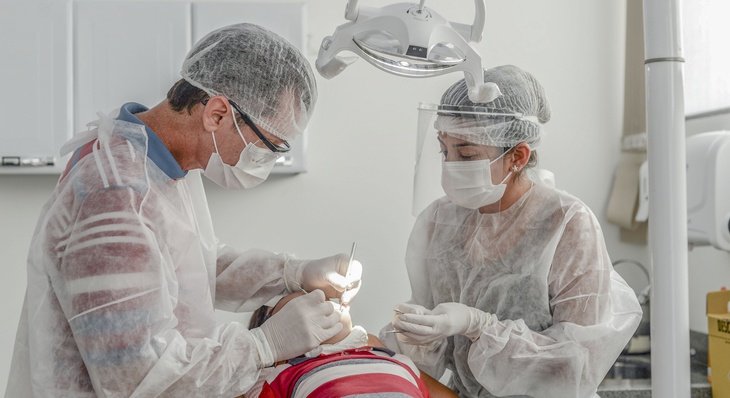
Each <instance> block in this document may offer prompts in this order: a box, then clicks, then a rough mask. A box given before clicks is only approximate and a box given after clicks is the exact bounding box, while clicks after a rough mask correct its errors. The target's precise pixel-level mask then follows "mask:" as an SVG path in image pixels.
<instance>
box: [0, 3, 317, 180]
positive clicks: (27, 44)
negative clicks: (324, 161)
mask: <svg viewBox="0 0 730 398" xmlns="http://www.w3.org/2000/svg"><path fill="white" fill-rule="evenodd" d="M304 12H305V6H304V4H303V3H281V4H277V3H265V2H261V3H239V2H230V1H229V2H212V1H210V2H209V1H204V0H200V1H197V2H190V1H170V0H158V1H137V0H126V1H125V0H1V1H0V54H2V55H1V56H0V58H2V59H4V61H2V63H0V93H2V95H0V116H2V119H3V120H4V121H6V123H4V126H3V130H1V131H0V157H1V158H2V163H3V164H5V166H0V174H2V173H5V174H7V173H32V174H41V173H42V174H56V173H59V172H60V171H61V170H62V169H63V168H64V167H65V161H66V159H59V149H60V147H61V145H63V143H64V142H65V141H66V140H68V138H70V137H71V136H72V135H73V134H74V133H76V132H80V131H84V130H86V123H88V122H91V121H93V120H95V119H96V118H97V116H96V113H97V112H98V111H101V112H109V111H112V110H113V109H115V108H118V107H119V106H121V105H122V104H124V103H126V102H138V103H141V104H143V105H146V106H148V107H152V106H154V105H156V104H158V103H159V102H160V101H162V100H164V98H165V96H166V94H167V91H168V90H169V88H170V87H171V86H172V84H173V83H174V82H175V81H177V80H178V79H180V67H181V65H182V62H183V60H184V59H185V55H186V54H187V52H188V51H189V49H190V47H191V45H192V43H194V42H196V41H197V40H198V39H199V38H201V37H203V36H204V35H205V34H206V33H208V32H210V31H211V30H214V29H217V28H219V27H222V26H225V25H229V24H232V23H239V22H252V23H256V24H259V25H262V26H265V27H267V28H269V29H271V30H273V31H275V32H277V33H278V34H280V35H281V36H283V37H284V38H286V39H288V40H289V41H291V42H292V43H293V44H294V45H295V46H296V47H298V48H299V49H300V50H303V49H304V48H305V31H304V23H303V21H304V17H305V15H304ZM72 21H73V23H72ZM8 121H9V122H8ZM305 146H306V132H305V133H304V135H303V136H302V137H299V138H298V139H297V140H295V141H294V142H292V150H291V152H290V153H289V154H287V156H286V157H285V158H282V159H280V161H279V162H277V166H276V167H275V168H274V171H273V172H274V173H298V172H302V171H305V169H306V166H305V162H304V160H305V151H304V149H305ZM47 159H51V162H52V161H53V159H55V165H54V166H48V165H46V164H45V163H46V162H48V161H47ZM23 160H25V161H24V163H25V164H30V163H33V162H35V163H44V164H43V165H42V166H37V167H23V166H20V167H19V166H17V165H15V164H16V163H20V162H22V161H23Z"/></svg>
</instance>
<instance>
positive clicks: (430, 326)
mask: <svg viewBox="0 0 730 398" xmlns="http://www.w3.org/2000/svg"><path fill="white" fill-rule="evenodd" d="M492 318H493V316H492V315H491V314H489V313H486V312H484V311H481V310H478V309H476V308H472V307H469V306H466V305H464V304H460V303H441V304H439V305H437V306H436V307H435V308H434V309H433V310H431V311H430V312H429V313H424V314H422V315H421V314H417V313H416V314H413V313H403V314H399V315H397V316H396V319H395V321H394V322H393V326H394V327H395V328H396V329H397V330H400V331H401V333H400V334H401V337H399V338H400V339H403V340H404V342H407V343H409V344H419V345H425V344H431V343H434V342H437V341H440V340H442V339H444V338H446V337H449V336H454V335H464V336H466V337H468V338H470V339H471V340H476V339H478V338H479V336H480V335H481V331H482V329H484V327H486V326H487V325H490V324H491V323H492V322H495V321H496V319H494V320H493V319H492Z"/></svg>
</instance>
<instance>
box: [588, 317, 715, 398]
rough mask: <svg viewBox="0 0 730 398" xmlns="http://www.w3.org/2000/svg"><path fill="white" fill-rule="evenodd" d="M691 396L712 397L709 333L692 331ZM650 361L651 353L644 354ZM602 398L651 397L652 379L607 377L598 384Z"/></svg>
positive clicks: (699, 397)
mask: <svg viewBox="0 0 730 398" xmlns="http://www.w3.org/2000/svg"><path fill="white" fill-rule="evenodd" d="M690 347H691V352H692V353H693V355H692V357H691V358H690V385H691V389H692V394H691V398H712V387H711V386H710V383H709V382H708V381H707V334H704V333H700V332H694V331H690ZM644 360H646V361H650V360H651V356H650V354H646V355H645V356H644ZM598 395H599V396H600V397H601V398H651V379H623V380H621V379H605V380H603V382H602V383H601V384H600V385H599V386H598Z"/></svg>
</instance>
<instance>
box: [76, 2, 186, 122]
mask: <svg viewBox="0 0 730 398" xmlns="http://www.w3.org/2000/svg"><path fill="white" fill-rule="evenodd" d="M74 15H75V22H74V61H75V65H74V72H75V76H74V115H75V132H79V131H83V130H86V127H85V126H86V123H88V122H90V121H93V120H95V119H96V118H97V117H96V112H97V111H102V112H104V113H108V112H110V111H112V110H114V109H116V108H119V107H120V106H121V105H123V104H124V103H126V102H138V103H141V104H142V105H145V106H147V107H150V108H151V107H153V106H155V105H157V104H158V103H159V102H160V101H162V100H164V99H165V96H166V94H167V91H168V90H169V89H170V87H171V86H172V85H173V84H174V83H175V82H176V81H177V80H179V79H180V67H181V65H182V62H183V60H184V59H185V55H186V54H187V52H188V50H189V48H190V37H191V33H190V3H186V2H172V1H145V2H143V1H103V2H100V1H77V2H75V10H74Z"/></svg>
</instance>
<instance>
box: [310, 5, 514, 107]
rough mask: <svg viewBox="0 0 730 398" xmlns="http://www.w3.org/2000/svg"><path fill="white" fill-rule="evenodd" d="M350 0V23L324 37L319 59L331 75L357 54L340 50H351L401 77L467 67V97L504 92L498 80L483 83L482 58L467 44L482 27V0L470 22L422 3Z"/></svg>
mask: <svg viewBox="0 0 730 398" xmlns="http://www.w3.org/2000/svg"><path fill="white" fill-rule="evenodd" d="M358 3H359V0H349V1H348V3H347V6H346V7H345V19H347V20H348V21H350V22H347V23H345V24H342V25H340V26H338V27H337V28H336V29H335V33H334V34H333V35H332V36H327V37H325V38H324V39H323V40H322V45H321V46H320V49H319V55H318V56H317V61H316V63H315V65H316V67H317V71H319V73H320V74H321V75H322V76H323V77H325V78H327V79H331V78H333V77H335V76H337V75H338V74H340V72H342V71H343V70H344V69H345V68H346V67H347V66H348V65H350V64H351V63H353V62H355V61H356V60H357V57H352V56H341V55H338V54H339V53H340V52H342V51H350V52H352V53H354V54H356V55H358V56H360V58H363V59H365V60H366V61H367V62H369V63H370V64H372V65H373V66H375V67H377V68H378V69H381V70H384V71H386V72H388V73H392V74H395V75H398V76H404V77H432V76H438V75H442V74H445V73H450V72H458V71H463V72H464V76H465V78H466V83H467V87H468V88H469V99H471V100H472V101H474V102H477V103H484V102H490V101H492V100H494V99H495V98H497V97H498V96H499V95H501V93H500V91H499V88H498V87H497V85H496V84H494V83H485V82H484V72H483V68H482V58H481V57H480V56H479V54H478V53H477V52H476V51H475V50H474V49H473V48H472V47H471V45H469V42H475V43H477V42H479V41H481V39H482V32H483V31H484V14H485V6H484V0H474V4H475V16H474V23H473V24H472V25H467V24H462V23H457V22H450V21H448V20H446V19H445V18H444V17H442V16H441V15H439V14H438V13H437V12H436V11H434V10H432V9H430V8H427V7H426V6H425V0H420V3H418V4H416V3H396V4H391V5H388V6H385V7H382V8H376V7H368V6H359V4H358Z"/></svg>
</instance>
